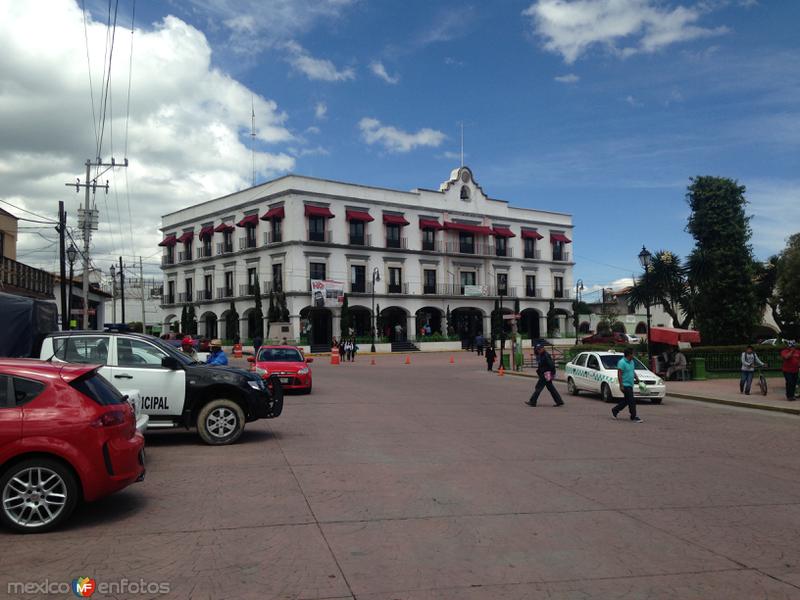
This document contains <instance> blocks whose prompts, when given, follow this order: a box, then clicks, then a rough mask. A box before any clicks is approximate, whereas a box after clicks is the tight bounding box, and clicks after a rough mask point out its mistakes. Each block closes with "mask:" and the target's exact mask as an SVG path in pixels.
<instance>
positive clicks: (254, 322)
mask: <svg viewBox="0 0 800 600" xmlns="http://www.w3.org/2000/svg"><path fill="white" fill-rule="evenodd" d="M242 320H243V321H244V322H245V324H246V329H245V331H244V332H243V335H242V337H243V338H246V339H247V338H249V339H251V340H252V339H253V336H254V335H255V334H256V332H257V331H258V314H257V313H256V309H255V308H248V309H247V310H246V311H244V314H243V315H242ZM261 327H262V329H263V327H264V321H263V317H262V321H261Z"/></svg>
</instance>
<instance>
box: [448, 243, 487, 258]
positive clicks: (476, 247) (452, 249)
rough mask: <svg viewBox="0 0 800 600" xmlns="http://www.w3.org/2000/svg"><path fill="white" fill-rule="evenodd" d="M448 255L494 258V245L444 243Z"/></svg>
mask: <svg viewBox="0 0 800 600" xmlns="http://www.w3.org/2000/svg"><path fill="white" fill-rule="evenodd" d="M444 247H445V252H447V253H448V254H472V255H477V256H496V251H495V247H494V244H475V243H472V244H469V243H467V242H462V241H457V242H445V245H444Z"/></svg>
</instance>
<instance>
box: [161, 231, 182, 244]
mask: <svg viewBox="0 0 800 600" xmlns="http://www.w3.org/2000/svg"><path fill="white" fill-rule="evenodd" d="M177 243H178V239H177V238H176V237H175V234H174V233H170V234H169V235H168V236H167V237H165V238H164V239H163V240H161V241H160V242H158V245H159V246H174V245H175V244H177Z"/></svg>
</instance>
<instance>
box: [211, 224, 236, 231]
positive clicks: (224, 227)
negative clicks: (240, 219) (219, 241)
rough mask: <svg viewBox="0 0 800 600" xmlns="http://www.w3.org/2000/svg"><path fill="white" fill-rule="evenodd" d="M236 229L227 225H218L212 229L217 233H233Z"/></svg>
mask: <svg viewBox="0 0 800 600" xmlns="http://www.w3.org/2000/svg"><path fill="white" fill-rule="evenodd" d="M234 229H236V228H235V227H234V226H233V225H228V224H227V223H220V224H219V225H217V226H216V227H214V231H216V232H217V233H227V232H229V231H233V230H234Z"/></svg>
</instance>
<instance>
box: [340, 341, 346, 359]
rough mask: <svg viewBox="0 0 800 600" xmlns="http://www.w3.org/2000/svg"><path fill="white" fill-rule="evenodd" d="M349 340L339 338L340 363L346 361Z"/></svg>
mask: <svg viewBox="0 0 800 600" xmlns="http://www.w3.org/2000/svg"><path fill="white" fill-rule="evenodd" d="M346 346H347V342H345V341H344V338H341V339H340V340H339V364H342V363H343V362H344V353H345V351H346Z"/></svg>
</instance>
